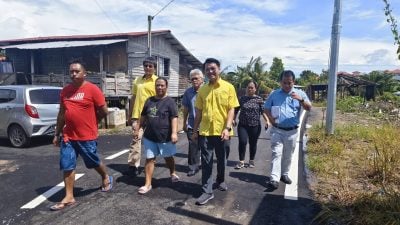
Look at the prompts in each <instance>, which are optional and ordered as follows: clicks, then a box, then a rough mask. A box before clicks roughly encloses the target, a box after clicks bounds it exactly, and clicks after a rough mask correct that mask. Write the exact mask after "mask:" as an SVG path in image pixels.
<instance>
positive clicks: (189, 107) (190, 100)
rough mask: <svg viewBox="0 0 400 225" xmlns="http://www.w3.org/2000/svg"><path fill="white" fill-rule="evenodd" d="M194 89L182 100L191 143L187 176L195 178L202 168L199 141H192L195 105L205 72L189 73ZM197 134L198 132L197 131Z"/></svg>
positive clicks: (187, 92) (184, 120) (195, 71)
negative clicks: (200, 167)
mask: <svg viewBox="0 0 400 225" xmlns="http://www.w3.org/2000/svg"><path fill="white" fill-rule="evenodd" d="M189 76H190V80H191V82H192V87H190V88H188V89H186V91H185V93H184V94H183V98H182V106H183V130H184V131H185V132H186V134H187V139H188V142H189V152H188V165H189V172H188V173H187V176H189V177H190V176H193V175H195V174H196V173H197V172H198V171H199V166H200V148H199V145H198V144H197V140H196V141H193V140H192V134H193V126H194V117H195V115H196V112H195V108H194V104H195V101H196V96H197V92H198V90H199V88H200V86H201V85H202V84H203V80H204V76H203V72H201V70H199V69H193V70H191V71H190V73H189ZM195 132H198V131H197V130H196V131H195Z"/></svg>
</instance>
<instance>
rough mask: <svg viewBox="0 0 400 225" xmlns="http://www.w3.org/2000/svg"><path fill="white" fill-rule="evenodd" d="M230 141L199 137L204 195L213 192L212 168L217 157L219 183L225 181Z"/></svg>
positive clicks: (213, 137) (219, 138) (216, 137)
mask: <svg viewBox="0 0 400 225" xmlns="http://www.w3.org/2000/svg"><path fill="white" fill-rule="evenodd" d="M229 145H230V140H227V141H223V140H221V136H199V147H200V149H201V170H202V171H201V172H202V176H201V184H202V189H203V192H204V193H208V194H211V193H212V192H213V189H212V185H213V183H214V182H213V178H212V168H213V162H214V161H213V160H214V150H215V156H216V157H217V179H216V182H217V183H222V182H224V181H225V165H226V149H227V148H226V147H227V146H229Z"/></svg>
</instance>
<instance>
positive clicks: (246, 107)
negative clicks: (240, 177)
mask: <svg viewBox="0 0 400 225" xmlns="http://www.w3.org/2000/svg"><path fill="white" fill-rule="evenodd" d="M256 91H257V83H256V82H255V81H250V82H249V83H248V84H247V89H246V95H245V96H242V97H240V100H239V103H240V107H238V108H236V110H235V119H236V116H237V114H238V112H239V111H240V114H239V124H238V128H237V131H238V137H239V160H240V161H239V162H238V164H237V165H236V167H235V169H241V168H243V167H244V166H245V164H244V158H245V154H246V146H247V140H249V146H250V160H249V165H248V166H249V167H250V168H253V167H255V164H254V157H255V156H256V151H257V141H258V137H259V136H260V133H261V121H260V116H261V115H262V116H263V118H264V120H265V121H266V124H268V123H267V121H268V119H267V115H265V114H264V112H263V111H264V108H263V104H264V101H263V99H262V98H261V97H260V96H258V95H256Z"/></svg>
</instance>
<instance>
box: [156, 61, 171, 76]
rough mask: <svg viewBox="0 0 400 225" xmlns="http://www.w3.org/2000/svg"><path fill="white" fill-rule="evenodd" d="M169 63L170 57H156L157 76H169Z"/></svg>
mask: <svg viewBox="0 0 400 225" xmlns="http://www.w3.org/2000/svg"><path fill="white" fill-rule="evenodd" d="M169 65H170V59H167V58H164V57H158V72H157V74H158V76H163V77H168V76H169Z"/></svg>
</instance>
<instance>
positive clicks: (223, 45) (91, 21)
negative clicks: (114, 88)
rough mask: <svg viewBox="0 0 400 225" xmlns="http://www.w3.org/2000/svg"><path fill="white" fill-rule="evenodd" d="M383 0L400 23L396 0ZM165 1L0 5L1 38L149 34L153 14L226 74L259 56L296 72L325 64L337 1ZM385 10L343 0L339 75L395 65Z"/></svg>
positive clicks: (375, 0) (5, 0) (155, 23)
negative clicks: (281, 63) (142, 32)
mask: <svg viewBox="0 0 400 225" xmlns="http://www.w3.org/2000/svg"><path fill="white" fill-rule="evenodd" d="M388 1H389V2H390V3H391V7H392V9H393V14H394V16H395V17H396V18H397V19H398V20H399V21H400V0H388ZM170 2H171V0H112V1H111V0H0V9H2V10H1V13H0V15H1V16H0V40H6V39H17V38H29V37H39V36H42V37H43V36H54V35H78V34H79V35H81V34H105V33H119V32H137V31H147V27H148V26H147V16H148V15H152V16H155V17H154V18H153V20H152V30H165V29H167V30H171V32H172V34H173V35H174V36H175V37H176V38H177V39H178V40H179V41H180V42H181V43H182V44H183V45H184V46H185V47H186V49H188V50H189V51H190V52H191V53H192V54H193V55H194V56H195V57H197V58H198V59H199V60H200V61H204V60H205V59H206V58H208V57H214V58H217V59H219V60H220V61H221V67H222V68H224V69H226V71H234V70H235V69H236V68H237V66H244V65H246V64H247V63H248V62H249V61H250V59H251V57H258V56H260V57H261V58H262V62H264V63H267V66H266V69H268V70H269V67H270V66H271V63H272V59H273V58H274V57H278V58H280V59H282V61H283V64H284V67H285V69H291V70H293V71H295V73H297V74H298V73H300V72H301V71H303V70H312V71H314V72H316V73H321V71H322V70H323V69H325V70H327V69H328V67H329V65H328V64H329V54H330V38H331V32H332V20H333V10H334V0H229V1H223V0H220V1H218V0H201V1H198V0H174V1H172V2H171V3H170ZM168 3H170V4H169V5H168ZM164 6H167V7H165V8H164V9H163V7H164ZM162 9H163V10H162ZM383 9H384V3H383V1H382V0H342V14H341V28H340V44H339V64H338V71H346V72H354V71H359V72H365V73H368V72H370V71H373V70H386V69H388V70H393V69H396V68H400V61H399V59H397V56H396V50H397V46H396V45H395V44H394V37H393V35H392V32H391V30H390V25H389V24H388V23H387V22H386V17H385V15H384V10H383ZM160 10H161V12H160Z"/></svg>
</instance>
